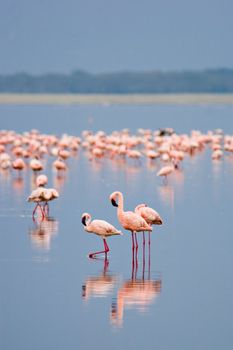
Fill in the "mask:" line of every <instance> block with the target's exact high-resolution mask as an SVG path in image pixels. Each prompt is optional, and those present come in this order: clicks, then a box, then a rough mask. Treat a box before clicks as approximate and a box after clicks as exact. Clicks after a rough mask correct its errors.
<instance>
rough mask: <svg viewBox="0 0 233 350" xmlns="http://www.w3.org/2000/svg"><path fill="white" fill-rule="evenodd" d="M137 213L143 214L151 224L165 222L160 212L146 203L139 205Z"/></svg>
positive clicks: (136, 209)
mask: <svg viewBox="0 0 233 350" xmlns="http://www.w3.org/2000/svg"><path fill="white" fill-rule="evenodd" d="M135 213H137V214H138V215H141V216H142V217H143V219H144V220H145V221H146V222H147V223H148V224H149V225H162V223H163V221H162V219H161V217H160V215H159V213H158V212H157V211H156V210H154V209H152V208H150V207H147V205H146V204H139V205H137V206H136V208H135Z"/></svg>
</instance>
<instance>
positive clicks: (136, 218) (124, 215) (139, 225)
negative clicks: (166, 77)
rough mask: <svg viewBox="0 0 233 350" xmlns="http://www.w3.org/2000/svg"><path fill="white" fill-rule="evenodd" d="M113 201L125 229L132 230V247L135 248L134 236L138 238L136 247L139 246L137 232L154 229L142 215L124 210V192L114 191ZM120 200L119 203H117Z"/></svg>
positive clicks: (111, 198) (111, 197) (111, 196)
mask: <svg viewBox="0 0 233 350" xmlns="http://www.w3.org/2000/svg"><path fill="white" fill-rule="evenodd" d="M110 200H111V203H112V205H113V206H114V207H117V217H118V220H119V222H120V224H121V226H123V228H124V229H125V230H128V231H131V234H132V249H133V250H134V236H135V240H136V249H137V248H138V244H137V238H136V234H135V233H136V232H141V231H152V228H151V227H150V225H148V224H147V222H146V221H145V220H144V219H143V217H141V216H140V215H138V214H136V213H134V212H133V211H124V198H123V194H122V193H121V192H119V191H116V192H113V193H112V194H111V195H110ZM117 202H118V203H117Z"/></svg>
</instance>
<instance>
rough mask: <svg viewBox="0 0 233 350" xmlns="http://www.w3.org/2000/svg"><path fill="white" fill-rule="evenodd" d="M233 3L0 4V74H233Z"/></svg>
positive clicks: (15, 0) (38, 0)
mask: <svg viewBox="0 0 233 350" xmlns="http://www.w3.org/2000/svg"><path fill="white" fill-rule="evenodd" d="M232 18H233V1H232V0H221V1H220V0H195V1H190V0H173V1H172V0H170V1H168V0H140V1H138V0H134V1H133V0H128V1H127V0H115V1H113V0H7V1H6V0H0V19H1V20H0V49H1V53H0V73H1V74H2V73H15V72H21V71H25V72H29V73H34V74H40V73H47V72H71V71H73V70H76V69H83V70H87V71H90V72H93V73H95V72H110V71H111V72H112V71H122V70H123V71H124V70H131V71H137V70H143V71H148V70H183V69H203V68H218V67H233V45H232V42H233V20H232Z"/></svg>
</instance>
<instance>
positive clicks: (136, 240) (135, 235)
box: [134, 233, 138, 250]
mask: <svg viewBox="0 0 233 350" xmlns="http://www.w3.org/2000/svg"><path fill="white" fill-rule="evenodd" d="M134 237H135V242H136V250H138V239H137V234H136V233H134Z"/></svg>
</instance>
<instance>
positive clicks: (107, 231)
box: [82, 213, 122, 258]
mask: <svg viewBox="0 0 233 350" xmlns="http://www.w3.org/2000/svg"><path fill="white" fill-rule="evenodd" d="M82 223H83V225H84V226H85V228H84V229H85V231H87V232H90V233H94V234H96V235H97V236H100V237H101V238H102V239H103V242H104V250H102V251H100V252H95V253H90V254H89V258H93V257H94V256H95V255H97V254H101V253H105V258H107V254H108V252H109V247H108V245H107V242H106V238H107V237H110V236H116V235H122V232H121V231H118V230H117V229H116V228H115V227H114V226H113V225H111V224H109V223H108V222H107V221H104V220H93V221H91V215H90V214H88V213H83V215H82Z"/></svg>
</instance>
